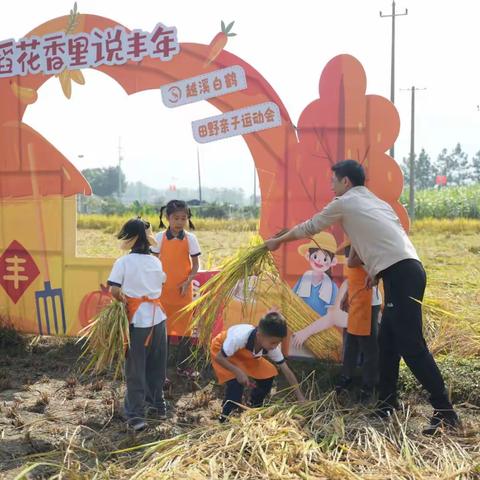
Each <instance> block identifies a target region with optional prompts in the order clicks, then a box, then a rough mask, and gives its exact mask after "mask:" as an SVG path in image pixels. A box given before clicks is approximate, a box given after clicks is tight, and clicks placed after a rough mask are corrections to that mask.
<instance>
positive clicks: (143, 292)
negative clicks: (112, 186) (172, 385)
mask: <svg viewBox="0 0 480 480" xmlns="http://www.w3.org/2000/svg"><path fill="white" fill-rule="evenodd" d="M118 238H119V239H120V240H121V241H122V248H123V249H124V250H127V251H129V254H128V255H124V256H122V257H120V258H119V259H117V260H116V261H115V263H114V265H113V268H112V271H111V273H110V276H109V277H108V285H110V287H111V291H112V295H113V297H114V298H116V299H117V300H119V301H121V302H124V303H125V304H126V307H127V313H128V319H129V321H130V329H129V334H130V346H129V348H128V350H127V352H126V360H125V380H126V384H127V389H126V393H125V402H124V406H125V416H126V418H127V424H128V425H129V427H131V428H132V429H133V430H135V431H140V430H143V429H144V428H145V427H146V423H145V420H144V418H145V413H147V414H149V415H158V417H159V418H166V404H165V400H164V397H163V385H164V382H165V377H166V373H167V330H166V326H165V320H166V316H165V312H164V310H163V307H162V304H161V302H160V295H161V293H162V285H163V283H164V282H165V273H164V271H163V268H162V262H161V261H160V260H159V259H158V258H156V257H155V256H153V255H151V254H150V247H151V246H152V245H156V243H157V242H156V240H155V238H154V236H153V233H152V230H151V227H150V223H148V222H145V221H144V220H142V219H140V218H136V219H131V220H129V221H128V222H126V223H125V225H123V227H122V229H121V230H120V233H119V234H118ZM145 409H147V410H148V411H147V412H145Z"/></svg>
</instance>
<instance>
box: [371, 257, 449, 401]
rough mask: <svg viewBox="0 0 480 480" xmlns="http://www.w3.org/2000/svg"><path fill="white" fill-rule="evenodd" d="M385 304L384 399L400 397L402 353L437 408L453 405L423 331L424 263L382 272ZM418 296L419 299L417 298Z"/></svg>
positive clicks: (402, 264)
mask: <svg viewBox="0 0 480 480" xmlns="http://www.w3.org/2000/svg"><path fill="white" fill-rule="evenodd" d="M379 276H380V277H381V278H382V279H383V285H384V291H385V308H384V312H383V316H382V323H381V325H380V332H379V337H378V341H379V354H380V357H379V360H380V384H379V394H380V400H382V401H384V402H386V403H390V402H392V403H394V402H396V400H397V381H398V370H399V364H400V357H402V358H403V359H404V361H405V363H406V364H407V366H408V368H409V369H410V370H411V371H412V373H413V374H414V375H415V377H416V378H417V380H418V381H419V382H420V383H421V384H422V386H423V387H424V388H425V390H427V391H428V393H429V394H430V402H431V404H432V406H433V407H434V408H435V409H438V410H444V409H451V408H452V405H451V403H450V401H449V399H448V395H447V392H446V390H445V383H444V381H443V377H442V374H441V373H440V370H439V369H438V366H437V364H436V363H435V360H434V359H433V357H432V354H431V353H430V351H429V350H428V347H427V344H426V342H425V339H424V337H423V331H422V306H421V304H420V303H419V302H418V301H422V300H423V294H424V292H425V286H426V282H427V277H426V274H425V270H424V269H423V266H422V264H421V263H420V262H419V261H417V260H413V259H408V260H402V261H401V262H398V263H396V264H394V265H392V266H391V267H389V268H387V269H386V270H384V271H383V272H381V273H380V275H379ZM415 300H418V301H415Z"/></svg>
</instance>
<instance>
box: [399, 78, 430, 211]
mask: <svg viewBox="0 0 480 480" xmlns="http://www.w3.org/2000/svg"><path fill="white" fill-rule="evenodd" d="M402 90H410V92H411V93H412V107H411V120H410V158H409V162H408V164H409V172H410V182H409V183H410V187H409V199H408V207H409V208H408V210H409V212H408V214H409V215H410V219H411V220H413V219H414V217H415V91H416V90H426V88H416V87H412V88H404V89H402Z"/></svg>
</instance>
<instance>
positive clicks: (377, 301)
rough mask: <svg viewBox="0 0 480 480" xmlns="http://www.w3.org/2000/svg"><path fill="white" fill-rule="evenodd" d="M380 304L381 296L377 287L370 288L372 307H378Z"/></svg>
mask: <svg viewBox="0 0 480 480" xmlns="http://www.w3.org/2000/svg"><path fill="white" fill-rule="evenodd" d="M381 304H382V294H381V293H380V289H379V288H378V285H375V286H374V287H372V307H377V306H378V305H381Z"/></svg>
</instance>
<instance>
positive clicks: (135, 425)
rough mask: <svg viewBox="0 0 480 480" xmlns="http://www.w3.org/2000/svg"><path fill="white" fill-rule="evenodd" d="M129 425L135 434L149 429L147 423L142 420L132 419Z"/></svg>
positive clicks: (128, 422)
mask: <svg viewBox="0 0 480 480" xmlns="http://www.w3.org/2000/svg"><path fill="white" fill-rule="evenodd" d="M127 425H128V427H129V428H131V429H132V430H133V431H134V432H141V431H142V430H145V429H146V428H147V423H146V422H145V420H143V419H141V418H131V419H129V420H128V421H127Z"/></svg>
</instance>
